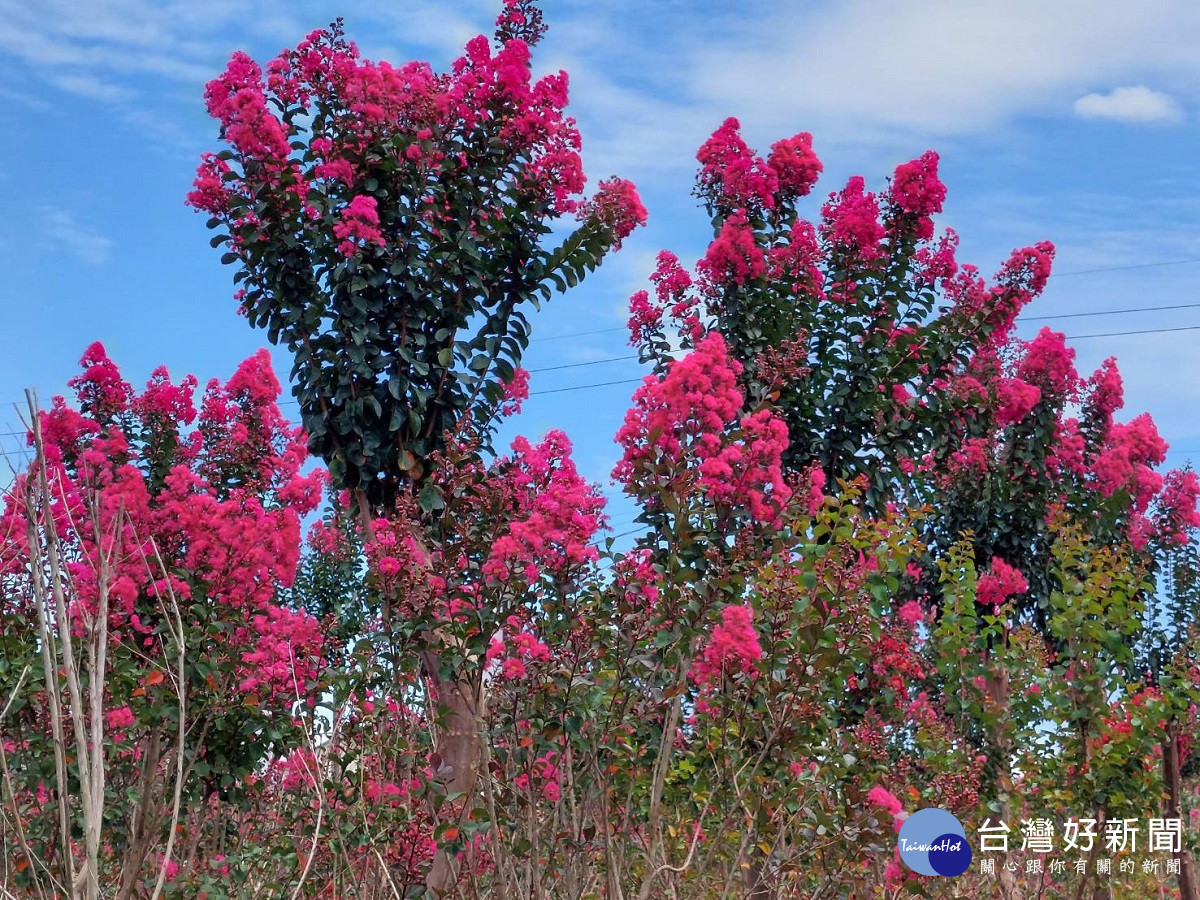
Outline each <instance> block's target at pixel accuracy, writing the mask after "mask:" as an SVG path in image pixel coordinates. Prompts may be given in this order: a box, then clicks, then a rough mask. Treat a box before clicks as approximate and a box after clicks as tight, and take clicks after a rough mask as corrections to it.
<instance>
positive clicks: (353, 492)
mask: <svg viewBox="0 0 1200 900" xmlns="http://www.w3.org/2000/svg"><path fill="white" fill-rule="evenodd" d="M543 32H544V26H543V25H542V22H541V12H540V11H539V10H538V9H537V7H536V5H535V4H534V3H533V2H531V0H506V2H505V4H504V8H503V11H502V12H501V14H500V16H499V18H498V20H497V28H496V33H495V40H494V41H489V39H488V38H487V37H485V36H483V35H479V36H478V37H475V38H473V39H472V40H471V41H470V42H469V43H468V44H467V47H466V52H465V53H464V55H463V56H461V57H460V58H459V59H457V60H455V62H454V63H453V65H452V67H451V69H450V71H449V72H446V73H435V72H434V71H433V69H432V68H431V67H430V66H429V65H427V64H425V63H418V62H412V63H408V64H405V65H403V66H400V67H395V66H392V65H390V64H388V63H386V62H379V63H375V62H371V61H368V60H364V59H362V58H361V57H360V55H359V53H358V50H357V48H356V47H355V46H354V45H353V44H352V43H350V42H348V41H347V40H346V39H345V38H344V36H343V34H342V30H341V26H340V24H335V25H333V26H331V27H330V28H328V29H326V30H323V31H317V32H314V33H312V34H311V35H309V37H308V38H306V39H305V40H304V41H303V42H301V43H300V44H299V45H298V46H297V47H296V48H295V49H292V50H286V51H284V52H283V53H281V54H280V55H279V56H278V57H277V58H275V59H274V60H272V61H270V62H269V63H268V64H267V66H266V71H265V73H264V71H263V69H262V68H260V67H259V66H258V65H257V64H256V63H255V62H254V61H252V60H251V59H249V58H248V57H247V56H245V55H244V54H235V55H234V57H233V59H232V60H231V61H230V64H229V66H228V68H227V70H226V71H225V73H224V74H223V75H221V76H220V77H219V78H217V79H215V80H214V81H212V82H210V83H209V85H208V87H207V88H206V91H205V99H206V102H207V104H208V109H209V112H210V113H211V114H212V115H213V117H214V118H216V119H217V120H218V121H219V122H220V123H221V129H222V136H223V137H224V139H225V141H226V142H227V144H228V145H229V148H228V149H227V150H224V151H222V152H221V153H217V154H211V155H206V156H205V158H204V160H203V161H202V163H201V166H200V171H199V173H198V176H197V179H196V184H195V189H194V191H193V192H192V194H191V195H190V196H189V202H190V203H191V204H192V205H193V206H195V207H196V208H198V209H201V210H203V211H206V212H208V213H209V214H210V215H211V216H212V219H211V220H210V224H212V226H213V227H214V228H221V229H223V231H222V233H221V234H219V235H218V236H217V237H216V238H214V241H213V243H214V245H220V244H224V245H225V246H226V248H227V252H226V254H225V256H224V257H223V259H224V260H225V261H226V262H228V263H233V264H235V265H236V266H237V274H236V276H235V278H236V280H237V281H238V282H239V283H240V285H241V288H240V290H239V291H238V299H239V302H240V304H241V309H242V311H243V312H244V314H245V315H246V317H247V318H248V320H249V322H250V324H251V325H252V326H254V327H262V328H266V329H267V332H268V336H269V337H270V339H271V340H272V342H279V343H282V344H284V345H285V346H286V347H287V348H288V349H289V350H290V351H291V353H292V354H293V357H294V360H295V364H294V366H293V373H292V374H293V379H294V381H295V395H296V397H297V399H298V400H299V402H300V410H301V416H302V419H303V422H304V425H305V428H306V429H307V431H308V434H309V446H310V448H311V449H312V451H313V452H314V453H316V454H319V455H320V456H321V457H323V458H324V459H325V460H326V462H327V463H328V466H329V472H330V475H331V477H332V479H333V481H334V483H335V485H336V486H337V487H339V488H344V489H346V490H347V491H348V492H349V499H350V500H351V505H352V506H353V507H354V508H355V509H356V510H357V516H358V519H359V522H360V526H361V528H362V533H361V539H362V540H363V541H364V542H365V549H366V553H367V557H368V560H369V561H370V563H371V567H372V576H373V577H374V578H376V579H377V580H378V585H377V587H378V589H379V591H380V593H381V595H382V597H381V602H382V603H383V613H384V621H383V623H382V624H383V627H384V629H385V631H386V630H392V631H394V630H395V629H397V628H400V629H402V630H403V631H404V632H405V633H411V635H412V637H413V639H414V640H413V642H411V643H408V644H405V643H404V641H399V643H400V644H401V645H402V646H405V647H406V649H408V650H409V651H411V655H410V656H409V657H408V658H409V659H412V658H416V659H419V660H420V665H421V669H422V672H423V677H424V680H425V682H424V683H425V686H426V687H427V690H428V699H429V702H430V707H431V710H434V711H436V713H437V716H436V718H437V721H438V738H437V741H436V746H435V753H436V756H437V762H436V764H435V765H434V766H433V772H434V775H435V777H436V778H438V779H441V780H442V781H443V782H444V793H445V795H446V796H447V797H450V798H452V800H453V802H446V803H444V804H442V805H441V807H440V808H441V810H442V813H441V826H442V828H443V831H442V832H441V833H442V834H443V835H445V834H446V831H445V829H447V828H449V829H451V830H452V831H453V837H450V838H447V840H446V841H444V842H443V846H442V847H441V848H440V849H439V851H438V853H437V855H436V856H435V858H434V859H433V862H432V865H431V868H430V873H429V881H428V885H429V887H431V888H432V889H434V890H436V891H446V890H449V888H450V887H451V885H453V884H454V883H455V881H456V880H457V877H458V870H459V857H458V852H457V845H456V844H455V840H456V839H457V837H458V836H459V835H460V831H459V826H460V824H461V819H462V817H464V816H467V814H469V813H470V811H471V808H472V803H473V801H474V798H475V796H476V791H477V790H478V788H479V784H480V777H481V776H480V772H481V764H482V761H483V759H482V756H481V752H482V743H481V739H480V735H481V731H482V729H483V727H484V722H485V719H486V716H485V711H484V700H483V695H482V693H481V690H482V683H483V674H484V667H485V665H486V664H487V663H489V662H492V661H494V660H496V659H498V658H500V657H503V659H504V661H503V662H502V663H501V666H502V670H504V671H508V672H517V671H518V670H520V669H521V668H522V667H523V666H526V665H528V664H529V663H530V662H531V661H533V660H536V658H537V655H538V653H539V652H540V651H538V650H537V646H538V643H537V641H536V636H535V632H529V637H528V638H521V637H520V635H523V634H526V631H525V628H526V625H525V618H526V617H523V616H522V615H521V614H520V613H519V612H518V611H517V609H516V607H514V606H513V602H514V600H513V598H514V596H516V597H518V598H519V597H521V596H522V593H521V592H516V594H515V595H514V593H513V591H514V588H513V586H512V585H513V579H518V580H520V579H524V583H526V588H525V591H526V593H528V591H529V588H528V584H529V583H530V582H536V581H537V580H538V578H539V577H540V576H539V573H541V572H542V571H543V570H542V568H541V567H540V565H539V559H541V555H542V554H544V553H545V552H547V551H548V548H555V551H554V552H560V553H566V554H567V556H566V559H565V561H564V562H563V563H562V564H561V566H567V565H568V563H569V564H570V565H573V566H578V565H580V564H584V563H586V562H588V560H589V551H588V550H587V549H586V544H587V542H588V540H590V534H591V530H594V529H595V527H596V524H597V523H596V519H595V516H594V515H593V513H595V512H597V511H598V506H596V504H595V503H594V502H593V501H591V500H586V497H585V496H584V495H587V493H588V492H587V490H586V489H583V488H581V487H579V486H578V485H576V486H575V487H572V485H573V484H574V482H575V481H577V480H578V479H577V476H575V475H574V470H573V467H572V466H571V465H570V461H569V458H568V457H567V450H568V449H569V445H568V444H567V443H566V442H565V440H564V439H562V438H561V437H555V436H551V438H548V441H549V443H547V444H542V445H538V446H534V445H530V444H522V445H519V446H517V447H516V448H515V450H514V456H513V457H512V458H511V459H509V460H505V461H502V462H500V463H497V465H498V466H500V469H498V470H497V471H494V472H490V473H486V474H485V472H486V469H485V468H481V466H483V463H482V462H481V460H482V459H483V458H484V455H485V454H486V452H487V451H488V449H489V447H488V438H489V435H490V433H491V429H492V425H493V422H494V420H495V417H496V416H497V414H498V413H499V412H500V411H501V409H502V408H504V407H505V406H506V405H508V404H509V403H510V402H511V401H512V400H513V399H514V398H515V396H516V395H518V394H520V393H522V392H524V391H525V379H526V375H525V373H523V372H522V371H520V369H519V363H520V360H521V354H522V351H523V350H524V348H525V346H526V344H527V341H528V337H529V327H530V326H529V321H528V319H527V317H526V311H527V310H528V309H529V308H531V307H532V308H536V307H537V306H538V305H539V304H540V303H541V302H543V301H544V300H546V299H548V298H549V297H550V296H551V294H552V293H553V292H554V291H555V290H560V291H562V290H566V289H568V288H569V287H573V286H575V285H576V284H577V283H578V282H579V281H580V280H581V279H582V278H583V277H584V276H585V274H586V273H587V272H588V271H590V270H591V269H594V268H595V267H596V266H597V265H598V264H599V263H600V261H601V259H602V258H603V257H604V255H605V254H606V253H607V252H608V251H609V250H612V249H614V248H617V247H619V246H620V245H621V242H622V240H623V239H624V238H626V237H627V236H628V235H629V234H630V233H631V232H632V230H633V229H634V228H635V227H636V226H638V225H639V224H642V223H643V222H644V221H645V216H646V211H645V209H644V207H643V206H642V204H641V202H640V200H639V199H638V196H637V192H636V191H635V190H634V188H633V186H632V185H631V184H630V183H629V182H627V181H624V180H621V179H619V178H612V179H609V180H605V181H601V182H600V184H599V189H598V191H597V192H596V193H595V194H594V195H593V196H591V197H590V198H585V196H584V193H583V191H584V186H585V179H584V174H583V169H582V164H581V160H580V156H579V150H580V136H579V132H578V130H577V128H576V126H575V122H574V120H573V119H571V118H570V117H569V116H567V115H566V114H565V111H564V110H565V107H566V104H567V76H566V74H565V73H562V72H559V73H557V74H552V75H547V76H545V77H543V78H541V79H539V80H536V81H535V80H534V79H533V77H532V75H531V66H530V53H531V50H532V48H533V47H534V46H535V45H536V44H537V42H538V41H539V40H540V38H541V36H542V34H543ZM564 217H568V218H570V217H573V218H574V219H575V220H576V221H577V223H578V224H577V225H575V227H574V228H573V229H572V230H570V231H569V232H568V234H567V235H566V237H565V238H564V239H562V240H561V241H550V240H549V238H550V236H551V235H552V234H553V228H554V225H555V224H556V223H559V222H561V221H562V220H563V219H564ZM447 468H449V469H450V470H451V475H450V476H447V475H446V473H445V471H443V470H445V469H447ZM447 477H449V479H450V480H448V481H447V480H446V478H447ZM498 477H503V478H504V479H506V480H507V482H508V485H507V490H509V491H510V494H509V495H508V496H507V499H499V498H493V499H492V500H489V501H487V502H485V501H484V500H483V498H477V499H479V501H480V502H479V504H478V505H477V506H476V507H474V508H472V507H469V506H467V505H465V504H466V498H467V497H468V496H472V495H473V494H474V492H475V490H476V488H474V487H471V485H472V484H475V483H476V482H477V481H478V480H480V479H486V478H498ZM456 479H461V480H456ZM580 490H582V491H583V494H582V495H580V496H575V495H576V494H579V491H580ZM455 491H457V492H458V493H457V495H456V494H455V493H454V492H455ZM489 516H491V517H493V518H489ZM581 516H582V518H581ZM456 517H459V518H457V519H456ZM460 528H466V529H468V531H470V532H471V533H472V534H474V535H475V536H476V539H477V540H478V539H479V538H480V536H481V535H487V536H489V537H490V538H491V539H493V540H494V541H495V544H494V546H493V547H492V548H491V550H490V551H489V552H488V554H487V557H486V558H485V559H482V560H480V559H479V558H478V557H477V555H476V552H475V551H473V552H466V553H461V554H450V553H449V551H448V550H447V549H446V546H447V544H449V543H452V542H453V541H454V536H455V535H456V534H457V533H458V530H459V529H460ZM589 529H590V530H589ZM580 535H582V537H580ZM474 546H475V548H476V551H478V546H479V545H478V544H476V545H474ZM443 566H444V567H448V569H447V570H446V571H445V572H443V571H442V569H441V567H443ZM552 570H553V567H552ZM555 571H557V570H555ZM563 571H565V569H563ZM397 605H400V608H399V609H397ZM397 612H400V613H401V615H396V613H397ZM502 612H505V613H506V614H505V615H501V613H502ZM500 623H503V627H500ZM514 630H515V632H516V634H514V633H513V632H514ZM493 637H495V638H496V640H498V641H499V644H497V645H496V647H495V648H492V647H490V646H489V641H490V640H491V639H492V638H493ZM480 641H482V642H483V644H482V646H480V647H478V648H476V647H475V645H476V644H478V643H479V642H480ZM511 641H515V643H510V642H511ZM529 654H533V656H532V657H531V656H530V655H529Z"/></svg>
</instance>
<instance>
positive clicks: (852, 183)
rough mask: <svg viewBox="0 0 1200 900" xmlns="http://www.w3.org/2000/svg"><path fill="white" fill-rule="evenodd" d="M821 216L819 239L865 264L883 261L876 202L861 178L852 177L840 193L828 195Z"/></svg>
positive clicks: (880, 229)
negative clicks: (820, 237)
mask: <svg viewBox="0 0 1200 900" xmlns="http://www.w3.org/2000/svg"><path fill="white" fill-rule="evenodd" d="M821 216H822V224H821V236H822V237H823V238H824V239H825V240H826V241H828V242H829V244H831V245H832V246H833V247H835V248H837V249H839V250H841V251H842V252H844V253H846V254H848V255H849V256H850V257H851V258H853V259H856V260H859V261H861V262H864V263H870V262H874V261H876V260H879V259H881V258H882V255H883V253H884V250H883V248H882V247H881V246H880V242H881V241H882V240H883V236H884V229H883V225H882V224H881V223H880V221H879V202H878V201H877V200H876V199H875V195H874V194H873V193H871V192H870V191H868V190H867V189H866V182H865V181H864V180H863V178H862V176H861V175H854V176H852V177H851V178H850V180H849V181H847V182H846V186H845V187H844V188H843V189H842V190H841V191H839V192H837V193H834V194H831V195H830V197H829V202H827V203H826V204H825V205H824V206H823V207H821Z"/></svg>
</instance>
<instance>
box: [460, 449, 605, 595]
mask: <svg viewBox="0 0 1200 900" xmlns="http://www.w3.org/2000/svg"><path fill="white" fill-rule="evenodd" d="M512 449H513V456H512V459H510V460H500V461H498V462H497V464H496V466H495V472H496V474H497V475H498V476H501V477H503V479H504V483H505V485H506V491H508V493H509V496H510V498H511V504H512V512H511V515H510V518H509V525H508V529H507V531H506V532H505V533H503V534H501V535H500V537H498V538H497V539H496V541H495V542H494V543H493V545H492V549H491V552H490V554H489V556H488V559H487V560H486V562H484V564H483V568H482V571H483V574H484V575H485V576H487V577H488V578H489V579H496V580H498V581H507V580H508V579H509V578H511V577H513V576H514V575H517V576H518V577H521V578H523V579H524V580H525V581H526V582H528V583H532V582H534V581H536V580H537V578H538V577H539V576H540V575H541V574H542V573H543V572H547V573H550V574H552V575H561V574H563V573H565V572H566V571H567V570H568V569H570V568H573V567H578V566H581V565H583V564H585V563H588V562H591V561H594V560H595V559H597V558H598V554H597V551H596V548H595V547H594V546H593V545H592V543H591V541H592V538H593V536H594V535H595V534H596V531H597V530H598V529H599V527H600V524H601V521H602V518H603V509H604V499H603V498H602V497H601V496H600V495H599V493H598V491H597V489H596V487H595V486H594V485H592V484H589V483H588V482H587V481H585V480H584V479H583V478H582V477H581V476H580V475H579V473H578V471H577V470H576V468H575V463H574V462H573V461H572V459H571V442H570V440H568V439H567V436H566V435H565V434H563V433H562V432H561V431H558V430H553V431H550V432H548V433H547V434H546V437H545V438H544V439H543V440H542V442H541V443H540V444H537V445H532V444H530V443H529V441H528V440H527V439H525V438H523V437H519V438H517V439H516V440H514V441H513V445H512Z"/></svg>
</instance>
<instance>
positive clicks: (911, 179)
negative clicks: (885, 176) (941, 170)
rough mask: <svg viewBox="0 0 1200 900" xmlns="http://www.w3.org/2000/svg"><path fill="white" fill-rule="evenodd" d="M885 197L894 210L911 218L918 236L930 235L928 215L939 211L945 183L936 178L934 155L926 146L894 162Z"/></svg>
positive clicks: (929, 216)
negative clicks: (913, 156) (914, 155)
mask: <svg viewBox="0 0 1200 900" xmlns="http://www.w3.org/2000/svg"><path fill="white" fill-rule="evenodd" d="M888 199H889V200H890V201H891V205H892V207H893V208H894V209H895V210H896V211H897V212H899V213H902V214H903V215H904V216H905V217H906V218H907V219H909V220H911V222H912V223H913V233H914V234H915V236H916V237H917V238H918V239H919V240H922V241H927V240H929V239H930V238H932V237H933V219H932V216H933V215H935V214H936V213H940V212H941V211H942V203H943V202H944V201H945V199H946V185H944V184H942V181H941V179H939V178H938V155H937V154H936V153H935V152H934V151H932V150H928V151H926V152H925V153H924V154H922V155H921V156H919V157H917V158H916V159H914V160H912V161H911V162H906V163H902V164H901V165H899V166H897V167H896V174H895V176H894V177H893V178H892V187H891V191H890V192H889V194H888Z"/></svg>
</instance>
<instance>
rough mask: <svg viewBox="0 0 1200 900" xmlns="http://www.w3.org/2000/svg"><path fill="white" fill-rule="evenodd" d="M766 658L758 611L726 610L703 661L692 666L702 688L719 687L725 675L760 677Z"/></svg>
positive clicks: (710, 638) (702, 655)
mask: <svg viewBox="0 0 1200 900" xmlns="http://www.w3.org/2000/svg"><path fill="white" fill-rule="evenodd" d="M762 658H763V651H762V645H761V644H760V643H759V641H758V632H756V631H755V630H754V610H752V609H751V608H750V607H749V606H734V605H730V606H726V607H725V608H724V609H722V610H721V621H720V623H719V624H717V625H715V626H714V627H713V630H712V635H711V636H710V637H709V640H708V643H707V644H706V645H705V647H704V650H703V651H702V652H701V654H700V656H699V658H697V659H696V660H695V661H694V662H693V663H692V669H691V677H692V680H693V681H695V682H696V684H698V685H700V686H701V687H706V686H709V685H713V684H716V683H717V682H718V681H720V679H721V678H722V676H724V675H739V674H745V675H747V676H749V677H751V678H753V677H755V676H757V674H758V665H757V664H758V662H759V661H760V660H761V659H762Z"/></svg>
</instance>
